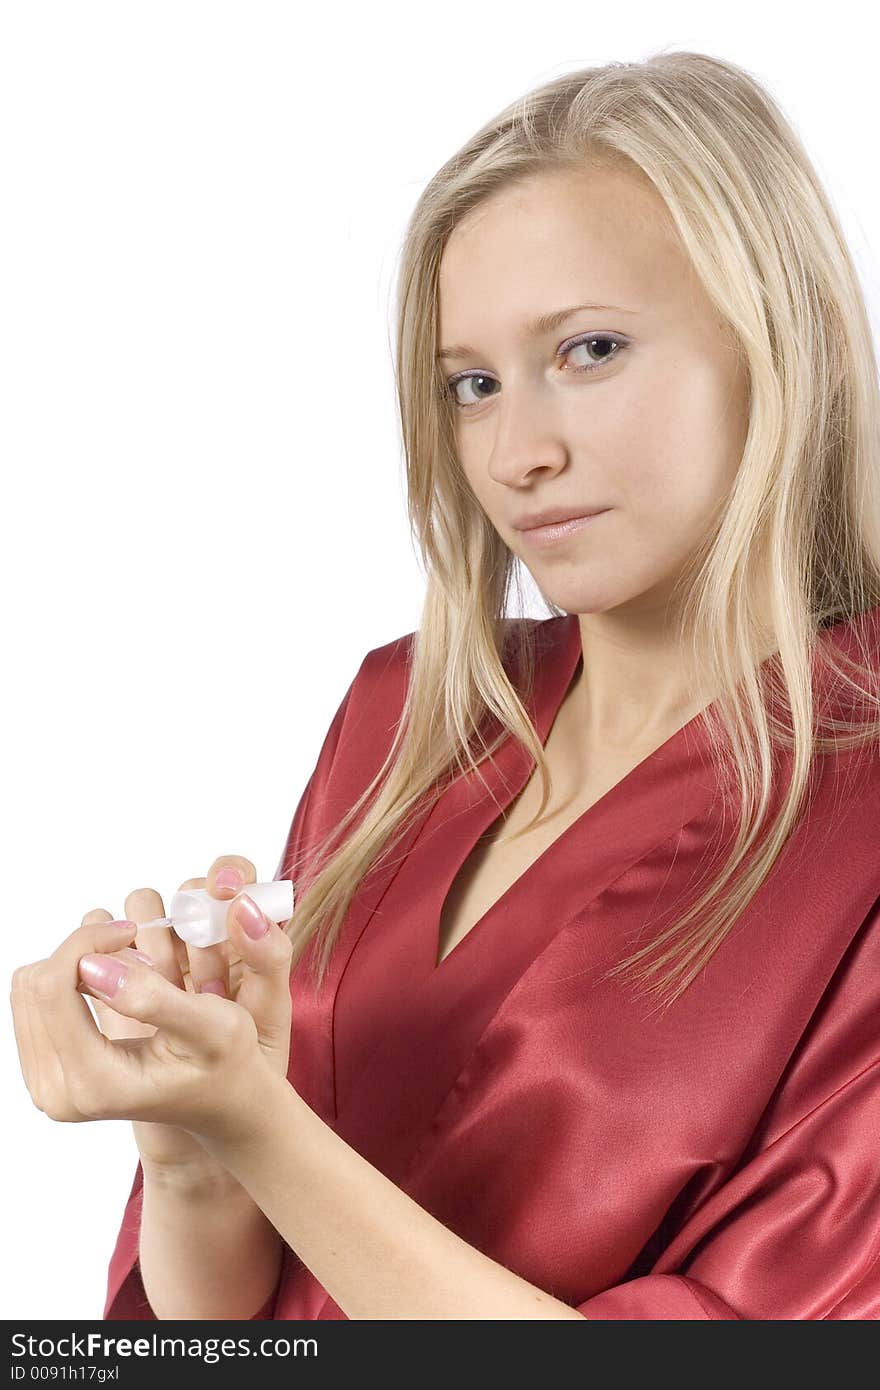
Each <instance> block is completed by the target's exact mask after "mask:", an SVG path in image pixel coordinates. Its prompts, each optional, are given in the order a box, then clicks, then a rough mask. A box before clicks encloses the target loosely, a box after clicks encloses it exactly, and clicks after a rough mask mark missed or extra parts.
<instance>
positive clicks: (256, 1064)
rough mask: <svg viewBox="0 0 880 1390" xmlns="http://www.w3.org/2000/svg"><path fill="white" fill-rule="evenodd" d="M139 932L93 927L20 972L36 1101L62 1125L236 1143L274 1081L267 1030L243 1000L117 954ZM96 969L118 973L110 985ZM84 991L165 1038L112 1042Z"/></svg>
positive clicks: (18, 1004)
mask: <svg viewBox="0 0 880 1390" xmlns="http://www.w3.org/2000/svg"><path fill="white" fill-rule="evenodd" d="M135 931H136V927H135V925H134V923H129V924H127V925H125V926H123V927H119V926H114V925H113V924H111V923H104V922H93V923H89V924H87V925H85V926H81V927H78V928H77V930H76V931H74V932H72V933H71V934H70V936H68V937H67V938H66V939H65V940H64V941H62V943H61V945H60V946H59V947H58V949H57V950H56V951H54V952H53V954H52V955H51V956H49V957H48V958H47V959H45V960H39V961H36V962H34V963H33V964H30V965H24V966H20V967H19V968H18V969H17V970H16V971H15V972H14V974H13V976H12V994H11V1003H12V1011H13V1017H14V1022H15V1036H16V1042H17V1044H18V1050H19V1057H20V1060H21V1064H22V1071H23V1074H24V1078H25V1082H26V1084H27V1087H28V1090H29V1091H30V1093H31V1097H32V1099H33V1101H34V1103H35V1104H36V1106H37V1108H38V1109H40V1110H42V1111H43V1112H44V1113H45V1114H46V1115H48V1116H49V1117H50V1118H51V1119H53V1120H62V1121H68V1122H73V1123H78V1122H81V1121H84V1120H155V1121H158V1122H160V1123H162V1124H169V1125H177V1126H179V1127H180V1128H181V1129H185V1130H188V1131H189V1132H190V1133H191V1134H194V1135H195V1136H196V1137H197V1138H205V1139H219V1140H222V1139H225V1138H228V1139H235V1138H236V1137H238V1135H239V1134H240V1133H241V1132H242V1131H243V1130H244V1131H246V1129H247V1124H248V1115H249V1106H250V1105H252V1104H253V1098H254V1096H255V1095H256V1093H257V1091H258V1085H257V1083H258V1081H260V1080H262V1079H263V1078H264V1074H269V1073H270V1072H271V1069H270V1068H269V1066H268V1064H267V1062H266V1059H265V1057H264V1055H263V1052H262V1050H261V1048H260V1045H259V1041H258V1036H257V1028H256V1024H255V1022H254V1020H253V1018H252V1017H251V1015H250V1014H249V1013H248V1011H247V1010H246V1009H244V1008H242V1007H241V1006H240V1005H239V1004H236V1003H235V1002H234V1000H231V999H222V998H220V996H218V995H216V994H194V993H189V992H188V991H186V990H182V989H178V988H177V987H176V986H175V985H173V984H172V983H171V981H170V980H166V979H165V978H164V976H162V975H160V974H159V973H158V971H156V970H153V969H151V968H150V966H148V965H144V964H141V962H140V961H137V960H134V959H132V958H130V957H126V958H124V959H120V958H118V957H116V956H114V955H113V954H112V953H113V952H116V951H119V950H120V949H121V948H122V947H125V946H128V945H129V944H130V943H131V942H132V941H133V938H134V936H135ZM89 961H94V962H95V963H96V964H98V965H99V966H104V967H106V968H107V970H108V972H109V974H108V976H107V977H105V978H104V980H103V981H101V982H99V980H98V978H97V977H96V976H93V975H91V973H90V972H89V965H88V962H89ZM114 981H118V983H117V984H116V986H115V988H114ZM99 985H100V987H99ZM81 990H82V991H84V992H88V993H91V994H94V995H95V996H96V997H97V998H99V999H104V1000H106V1001H107V1002H108V1003H109V1004H111V1005H112V1007H113V1009H114V1010H116V1012H117V1013H120V1014H123V1015H125V1017H127V1018H131V1019H136V1020H137V1021H138V1022H140V1023H146V1024H151V1025H152V1026H154V1027H155V1028H156V1032H155V1033H154V1034H152V1035H151V1036H150V1037H146V1038H127V1039H117V1040H115V1041H111V1040H110V1039H109V1038H106V1037H105V1036H104V1035H103V1033H101V1031H100V1029H99V1028H98V1026H97V1024H96V1023H95V1020H94V1018H93V1017H92V1013H91V1010H90V1009H89V1006H88V1004H87V1003H86V1001H85V999H84V998H83V997H82V993H81V992H80V991H81Z"/></svg>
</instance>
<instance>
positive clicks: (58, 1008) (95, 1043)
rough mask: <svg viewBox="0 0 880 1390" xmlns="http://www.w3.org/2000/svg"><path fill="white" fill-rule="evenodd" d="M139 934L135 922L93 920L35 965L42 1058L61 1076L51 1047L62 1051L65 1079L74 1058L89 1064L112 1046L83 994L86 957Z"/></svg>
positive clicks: (33, 998)
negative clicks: (81, 982)
mask: <svg viewBox="0 0 880 1390" xmlns="http://www.w3.org/2000/svg"><path fill="white" fill-rule="evenodd" d="M100 910H101V909H99V911H100ZM134 934H135V926H134V924H133V923H132V922H125V921H123V922H122V923H118V922H114V921H110V922H94V921H92V922H87V923H85V924H84V925H83V926H81V927H78V928H77V929H76V931H74V932H71V934H70V936H68V937H66V938H65V940H64V941H62V943H61V945H60V946H59V947H58V948H57V949H56V950H55V951H53V953H52V955H51V956H49V958H48V959H47V960H41V961H37V962H36V963H35V964H34V965H32V966H30V967H29V969H28V971H27V975H26V980H25V984H26V986H27V995H28V1007H29V1008H30V1015H29V1017H30V1019H31V1021H32V1023H33V1024H34V1025H35V1027H34V1029H33V1032H32V1037H33V1041H34V1044H35V1046H36V1047H37V1048H38V1049H42V1050H41V1051H40V1055H39V1062H40V1063H41V1064H42V1065H45V1066H47V1067H49V1068H50V1069H51V1070H52V1071H53V1072H55V1073H56V1074H57V1068H56V1067H55V1066H54V1064H53V1063H52V1060H51V1056H50V1054H49V1051H48V1050H47V1048H48V1047H51V1049H53V1050H54V1052H55V1053H56V1055H57V1061H58V1063H60V1067H61V1071H62V1072H63V1073H64V1076H65V1078H67V1075H68V1066H69V1065H70V1064H71V1063H72V1062H75V1063H76V1064H77V1065H80V1064H81V1065H83V1066H86V1067H87V1066H89V1065H90V1064H97V1063H98V1061H99V1059H100V1058H101V1056H102V1054H103V1052H104V1050H105V1049H106V1048H107V1047H112V1043H110V1042H108V1040H107V1039H106V1038H105V1037H104V1036H103V1034H102V1033H101V1032H100V1031H99V1029H98V1028H97V1027H96V1024H95V1019H94V1018H93V1016H92V1012H91V1010H90V1009H89V1006H88V1004H87V1002H86V1000H85V999H84V997H83V996H82V994H80V993H78V992H77V988H76V986H77V984H78V983H79V969H78V964H79V960H80V957H81V956H83V955H85V954H86V953H87V952H95V951H106V952H111V951H118V950H121V948H122V947H123V946H125V945H128V944H129V943H130V942H131V940H132V939H133V937H134ZM138 969H139V970H144V971H145V972H147V973H149V974H152V973H153V971H152V970H151V969H150V968H149V967H148V966H145V965H140V964H139V965H138Z"/></svg>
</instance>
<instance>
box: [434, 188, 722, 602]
mask: <svg viewBox="0 0 880 1390" xmlns="http://www.w3.org/2000/svg"><path fill="white" fill-rule="evenodd" d="M439 295H440V302H439V326H438V342H439V344H440V348H441V351H443V350H444V349H449V348H452V347H455V346H456V345H460V344H467V345H468V346H467V349H466V350H461V349H458V350H456V352H455V355H454V356H449V357H444V358H443V360H442V361H441V363H440V367H441V371H442V374H443V378H444V380H446V381H450V380H451V378H452V377H454V376H458V377H459V380H458V383H457V385H455V386H454V387H450V389H451V391H452V396H453V402H452V404H451V406H450V408H451V409H452V410H453V412H454V420H455V430H456V439H457V444H458V456H459V459H460V461H461V465H462V467H463V469H464V472H465V475H466V477H467V480H468V482H469V484H470V486H471V489H472V490H473V493H474V495H475V496H476V498H477V501H478V502H479V504H480V506H481V507H482V509H483V511H484V512H485V513H486V515H487V517H488V518H489V520H490V521H491V523H492V525H493V526H494V527H495V529H496V531H497V532H498V533H499V535H500V536H501V537H502V539H503V540H504V541H505V543H506V544H507V545H508V547H509V548H510V549H511V550H512V551H513V552H514V553H515V554H516V555H518V556H520V557H521V559H522V561H523V562H524V564H525V565H526V566H527V567H528V569H529V570H530V571H531V573H532V575H533V576H534V578H535V582H536V583H537V585H538V587H539V588H540V590H541V591H542V593H544V594H545V595H546V597H547V598H549V599H550V600H552V602H553V603H555V604H557V605H558V606H559V607H560V608H563V609H565V610H566V611H567V612H577V613H594V612H611V611H613V610H616V611H618V612H620V613H621V614H622V613H624V612H627V613H631V614H633V615H636V614H638V615H641V616H645V615H648V614H651V613H654V612H655V611H658V610H659V609H661V608H662V607H663V605H664V603H665V601H666V599H667V597H668V595H669V591H670V589H671V587H672V584H673V583H674V581H675V579H676V578H677V576H678V574H679V572H680V570H681V567H682V565H683V564H684V562H685V560H686V558H687V557H688V555H689V554H690V552H691V551H692V550H693V548H694V547H695V546H696V544H697V543H698V542H699V541H700V540H701V539H702V538H703V536H704V534H705V532H706V529H707V527H708V525H709V522H710V520H711V518H712V514H713V511H714V509H715V508H716V507H717V506H718V505H719V503H720V502H722V501H723V498H724V497H725V496H726V494H727V492H728V489H729V487H730V484H731V482H732V480H733V477H734V475H735V473H736V471H737V468H738V466H739V462H740V459H741V456H742V450H743V446H744V443H745V437H746V430H747V424H748V403H749V387H748V376H747V371H746V367H745V364H744V362H742V361H740V360H739V359H738V358H737V355H736V353H735V351H734V349H733V347H732V341H731V340H730V339H729V337H728V336H727V335H726V334H725V332H724V330H723V327H722V326H721V325H720V324H719V322H718V321H717V319H716V316H715V313H714V311H713V308H712V306H711V304H710V302H709V300H708V298H707V297H706V295H705V292H704V291H703V289H702V287H701V286H700V284H699V283H698V281H697V279H696V276H695V274H694V273H693V271H692V269H691V266H690V262H689V260H688V259H687V256H686V255H685V253H684V251H683V250H682V249H681V248H680V246H679V245H678V243H677V240H676V237H675V235H674V234H673V231H672V230H671V224H670V221H669V215H668V213H667V211H666V208H665V205H664V204H663V202H662V200H661V199H660V198H659V196H658V195H657V194H656V192H655V191H654V189H653V188H652V186H651V185H650V184H648V183H647V181H646V180H644V179H643V178H636V177H634V176H633V175H632V174H631V173H629V172H628V171H622V170H601V171H593V170H589V171H584V172H583V173H581V172H575V173H564V172H557V171H554V172H553V173H547V174H541V175H539V176H535V177H532V178H529V179H528V180H527V181H524V182H521V183H520V184H518V185H516V186H508V187H507V188H505V189H503V190H501V191H499V192H497V193H495V194H493V195H492V196H491V198H490V199H489V200H487V201H486V202H484V203H483V204H482V205H481V206H480V207H479V208H475V209H474V210H473V211H472V212H471V213H470V214H468V216H467V217H466V218H465V219H464V220H463V221H462V222H461V223H459V224H458V225H457V226H456V228H455V230H454V231H453V233H452V234H451V236H450V239H449V241H448V243H447V246H446V248H445V250H444V253H443V258H442V261H441V265H440V283H439ZM588 303H591V304H596V305H608V306H610V305H613V306H616V307H614V308H610V307H607V308H581V309H579V310H577V311H576V312H575V313H573V314H571V315H570V316H569V317H567V318H566V319H565V320H564V321H563V322H561V323H559V324H558V325H557V326H555V327H553V328H551V329H549V330H547V331H542V332H541V333H540V334H538V335H535V336H532V335H531V334H529V333H528V332H527V329H526V325H527V324H528V323H529V322H530V321H531V320H533V319H535V318H537V317H538V316H539V315H547V314H549V313H551V312H552V311H554V310H557V309H562V308H567V307H569V306H571V305H584V304H588ZM578 339H580V340H581V341H580V343H579V344H578V341H577V340H578ZM614 344H617V346H614ZM579 369H584V370H579ZM461 373H466V375H465V376H464V377H461V376H460V375H459V374H461ZM456 402H458V403H456ZM557 507H558V508H562V509H564V510H566V511H567V513H568V515H575V514H577V513H578V512H583V511H584V509H586V508H598V507H606V508H608V509H609V510H607V511H606V512H605V513H604V514H603V515H601V516H597V517H595V518H594V519H593V520H591V521H588V522H587V523H586V524H585V525H584V526H582V527H581V528H580V529H579V530H575V531H573V532H572V533H570V534H569V535H567V536H565V537H564V538H563V539H559V540H556V541H554V542H553V543H552V544H549V545H538V544H536V543H535V542H534V541H530V540H529V539H528V538H527V537H526V536H525V535H524V534H523V532H522V531H520V530H517V526H516V523H517V522H518V521H519V520H521V518H522V517H523V516H525V515H528V514H533V513H535V512H538V511H543V510H545V509H548V508H557Z"/></svg>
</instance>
